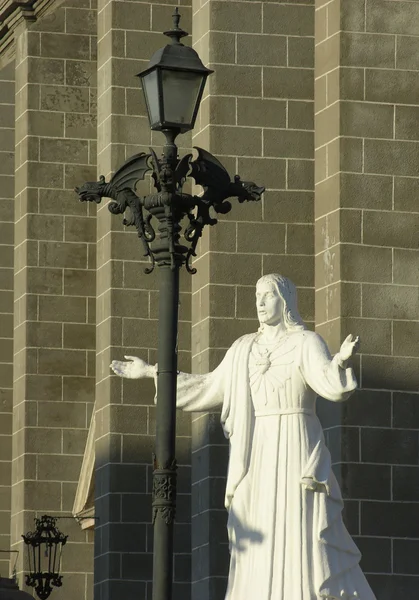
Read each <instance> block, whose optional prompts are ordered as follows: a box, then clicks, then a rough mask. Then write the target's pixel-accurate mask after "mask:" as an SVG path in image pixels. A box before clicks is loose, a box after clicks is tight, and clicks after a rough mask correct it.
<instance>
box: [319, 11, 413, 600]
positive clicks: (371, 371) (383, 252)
mask: <svg viewBox="0 0 419 600" xmlns="http://www.w3.org/2000/svg"><path fill="white" fill-rule="evenodd" d="M316 16H317V21H316V22H317V27H316V59H317V61H316V86H317V87H316V90H317V94H316V113H317V114H316V148H317V149H316V152H317V157H316V167H318V168H317V179H316V183H317V185H316V239H317V240H318V242H317V246H316V253H317V256H316V311H317V312H316V324H317V326H318V329H319V331H321V332H322V333H323V334H324V335H325V337H326V338H328V339H329V341H330V343H331V345H332V346H334V347H335V349H337V347H338V342H339V340H341V339H343V338H344V337H345V336H346V335H347V334H348V333H349V332H354V333H359V334H360V335H361V338H362V348H361V354H360V358H359V361H358V364H357V368H358V373H359V383H360V388H361V389H360V390H359V391H358V392H357V393H356V395H355V397H354V398H353V399H352V400H350V401H349V403H348V404H347V405H345V406H344V407H343V408H342V412H341V413H340V414H339V413H338V414H334V413H333V409H329V411H328V414H327V415H326V418H327V419H328V420H327V424H328V425H329V426H330V431H329V444H330V445H331V447H332V450H333V451H334V455H335V460H336V461H337V462H338V463H340V475H341V479H342V489H343V492H344V495H345V497H346V498H347V501H346V517H347V524H348V527H349V529H350V531H351V533H352V534H354V535H355V536H356V541H357V543H358V545H359V547H360V549H361V551H362V552H363V560H362V566H363V568H364V570H365V571H366V572H367V573H368V578H369V580H370V581H371V584H372V586H373V588H374V590H375V593H376V595H377V598H380V600H381V599H383V600H387V599H388V600H389V599H390V598H395V597H399V596H403V597H404V598H412V599H413V598H415V597H416V595H417V590H418V587H419V579H418V575H419V568H418V565H417V561H415V560H414V559H413V556H414V554H415V552H417V549H418V548H419V540H418V538H419V529H418V527H417V519H416V516H415V515H416V514H417V511H418V502H419V495H418V485H417V482H418V481H419V479H418V477H419V463H418V450H419V448H418V418H417V415H418V407H419V395H418V393H417V390H418V384H419V327H418V314H419V293H418V292H419V287H418V286H419V268H418V265H419V252H418V231H419V212H418V211H419V203H418V198H417V191H418V189H419V187H418V185H419V184H418V140H419V134H418V133H417V116H418V114H419V112H418V111H419V106H418V105H419V103H418V97H417V82H418V69H419V63H418V59H417V52H418V49H419V25H418V23H419V20H418V19H419V5H418V4H417V3H416V2H405V1H397V2H395V1H387V0H384V1H383V0H381V1H378V0H366V1H364V0H362V1H354V2H338V1H336V0H332V1H331V2H324V1H318V2H316ZM317 309H318V310H317ZM415 576H416V577H415Z"/></svg>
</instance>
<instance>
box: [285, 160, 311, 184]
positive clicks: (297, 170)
mask: <svg viewBox="0 0 419 600" xmlns="http://www.w3.org/2000/svg"><path fill="white" fill-rule="evenodd" d="M287 164H288V173H287V184H288V185H287V187H288V189H290V190H293V189H294V190H310V191H311V190H313V189H314V160H288V161H287Z"/></svg>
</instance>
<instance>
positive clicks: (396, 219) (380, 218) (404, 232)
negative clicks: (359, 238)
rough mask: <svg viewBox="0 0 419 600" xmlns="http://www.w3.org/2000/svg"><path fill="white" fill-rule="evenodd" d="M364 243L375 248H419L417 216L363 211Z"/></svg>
mask: <svg viewBox="0 0 419 600" xmlns="http://www.w3.org/2000/svg"><path fill="white" fill-rule="evenodd" d="M363 232H364V243H365V244H374V245H375V246H396V247H398V248H411V249H417V248H418V247H419V215H414V214H408V213H399V212H395V211H393V212H391V213H390V212H377V211H365V212H364V220H363Z"/></svg>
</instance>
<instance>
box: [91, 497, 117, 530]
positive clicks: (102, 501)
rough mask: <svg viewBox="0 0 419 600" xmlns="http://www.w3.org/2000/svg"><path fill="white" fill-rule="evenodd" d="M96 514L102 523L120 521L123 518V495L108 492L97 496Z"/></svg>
mask: <svg viewBox="0 0 419 600" xmlns="http://www.w3.org/2000/svg"><path fill="white" fill-rule="evenodd" d="M95 516H96V517H97V519H98V522H99V523H100V524H102V525H103V524H105V523H108V522H109V521H113V522H114V523H118V522H119V521H120V520H121V496H120V495H119V494H107V495H106V496H101V497H100V498H96V501H95ZM96 529H97V528H96Z"/></svg>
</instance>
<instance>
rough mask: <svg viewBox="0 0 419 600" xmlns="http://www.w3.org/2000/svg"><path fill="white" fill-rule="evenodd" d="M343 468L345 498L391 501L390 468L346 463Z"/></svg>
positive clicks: (343, 492)
mask: <svg viewBox="0 0 419 600" xmlns="http://www.w3.org/2000/svg"><path fill="white" fill-rule="evenodd" d="M352 431H353V430H352ZM341 468H342V495H343V497H344V498H350V499H351V500H391V467H390V466H384V465H365V464H350V465H349V464H348V463H344V464H343V465H342V467H341Z"/></svg>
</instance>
